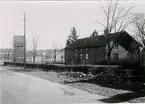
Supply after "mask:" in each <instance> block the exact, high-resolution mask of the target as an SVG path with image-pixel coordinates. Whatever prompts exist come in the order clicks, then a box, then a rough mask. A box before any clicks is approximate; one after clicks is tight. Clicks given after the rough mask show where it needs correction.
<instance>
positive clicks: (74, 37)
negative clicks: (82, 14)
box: [66, 27, 79, 44]
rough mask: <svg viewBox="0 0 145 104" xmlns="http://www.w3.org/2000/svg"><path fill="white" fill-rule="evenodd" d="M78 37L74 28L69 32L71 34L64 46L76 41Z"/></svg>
mask: <svg viewBox="0 0 145 104" xmlns="http://www.w3.org/2000/svg"><path fill="white" fill-rule="evenodd" d="M78 36H79V35H77V30H76V29H75V27H73V28H72V30H71V34H70V35H69V36H68V39H67V42H66V44H70V43H73V42H75V41H76V40H77V38H78Z"/></svg>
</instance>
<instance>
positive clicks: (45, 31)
mask: <svg viewBox="0 0 145 104" xmlns="http://www.w3.org/2000/svg"><path fill="white" fill-rule="evenodd" d="M101 2H102V4H103V5H104V6H105V5H106V4H107V3H108V2H107V1H101ZM132 5H133V6H134V8H133V11H134V12H139V13H145V11H144V10H145V1H143V0H140V1H128V2H127V3H125V4H123V6H124V7H128V6H132ZM24 12H25V13H26V40H27V49H31V48H32V47H31V45H32V36H35V37H39V39H38V49H50V48H53V44H57V47H58V48H60V47H61V46H62V47H65V43H66V39H67V37H68V35H69V34H70V32H71V28H72V27H75V28H76V29H77V34H78V35H79V38H83V37H88V36H90V34H91V33H92V32H93V31H94V29H96V30H97V31H98V32H99V33H100V31H102V30H103V27H102V26H101V25H99V24H97V23H95V21H96V20H97V21H100V22H104V19H103V17H104V13H103V10H102V8H101V7H100V4H99V2H98V1H90V2H89V1H55V2H52V1H0V48H13V45H12V43H13V42H12V40H13V37H14V35H23V34H24V33H23V32H24V31H23V30H24V29H23V26H24V25H23V24H24ZM130 34H131V35H132V33H130Z"/></svg>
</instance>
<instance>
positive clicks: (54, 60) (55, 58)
mask: <svg viewBox="0 0 145 104" xmlns="http://www.w3.org/2000/svg"><path fill="white" fill-rule="evenodd" d="M55 62H56V55H54V63H55Z"/></svg>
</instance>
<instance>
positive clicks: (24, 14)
mask: <svg viewBox="0 0 145 104" xmlns="http://www.w3.org/2000/svg"><path fill="white" fill-rule="evenodd" d="M24 69H26V14H25V13H24Z"/></svg>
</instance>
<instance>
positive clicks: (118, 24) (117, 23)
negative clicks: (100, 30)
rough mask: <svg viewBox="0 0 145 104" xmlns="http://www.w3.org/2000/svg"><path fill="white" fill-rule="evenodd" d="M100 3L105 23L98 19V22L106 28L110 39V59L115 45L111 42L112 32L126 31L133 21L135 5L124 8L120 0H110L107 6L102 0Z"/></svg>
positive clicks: (105, 32)
mask: <svg viewBox="0 0 145 104" xmlns="http://www.w3.org/2000/svg"><path fill="white" fill-rule="evenodd" d="M99 3H100V5H101V8H102V10H103V12H104V14H105V23H104V24H103V23H102V22H99V21H96V23H99V24H100V25H102V26H103V27H104V28H105V29H104V34H105V35H106V37H107V40H108V46H107V48H108V49H107V59H108V60H110V57H111V51H112V48H113V45H114V43H113V44H112V45H111V44H110V34H111V33H112V32H114V33H115V32H121V31H124V30H125V29H126V28H127V27H128V26H129V25H130V24H131V23H132V18H133V17H132V15H131V10H132V8H133V7H129V8H123V7H122V6H121V5H119V2H118V0H111V1H109V3H108V5H107V8H105V7H104V6H103V5H102V3H101V1H99Z"/></svg>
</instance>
